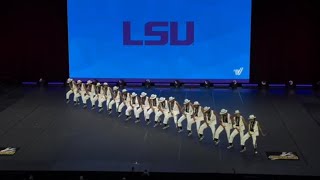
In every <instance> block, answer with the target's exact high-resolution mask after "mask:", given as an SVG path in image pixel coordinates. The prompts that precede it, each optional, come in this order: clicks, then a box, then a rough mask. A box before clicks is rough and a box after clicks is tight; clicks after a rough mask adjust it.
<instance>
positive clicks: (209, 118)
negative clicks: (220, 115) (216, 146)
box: [199, 106, 217, 141]
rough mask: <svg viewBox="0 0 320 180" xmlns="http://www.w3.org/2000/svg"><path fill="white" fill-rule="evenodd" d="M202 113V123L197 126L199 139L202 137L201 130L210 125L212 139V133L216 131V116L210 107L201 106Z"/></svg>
mask: <svg viewBox="0 0 320 180" xmlns="http://www.w3.org/2000/svg"><path fill="white" fill-rule="evenodd" d="M203 115H204V123H203V124H202V125H201V126H200V128H199V140H200V141H202V140H203V138H204V135H203V131H204V130H205V129H206V128H207V127H210V129H211V132H212V139H214V133H215V131H216V124H217V117H216V115H215V113H214V111H213V110H211V109H210V107H207V106H206V107H204V108H203Z"/></svg>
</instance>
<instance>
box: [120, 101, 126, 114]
mask: <svg viewBox="0 0 320 180" xmlns="http://www.w3.org/2000/svg"><path fill="white" fill-rule="evenodd" d="M124 106H127V103H125V102H121V103H120V105H119V108H118V112H119V113H121V111H122V109H123V107H124ZM127 108H128V106H127Z"/></svg>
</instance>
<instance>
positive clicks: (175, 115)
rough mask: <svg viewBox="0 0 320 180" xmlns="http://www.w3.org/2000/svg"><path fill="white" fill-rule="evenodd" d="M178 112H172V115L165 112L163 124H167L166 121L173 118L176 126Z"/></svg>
mask: <svg viewBox="0 0 320 180" xmlns="http://www.w3.org/2000/svg"><path fill="white" fill-rule="evenodd" d="M178 114H179V112H176V111H172V113H170V112H167V113H165V114H164V119H163V124H168V121H169V119H170V118H171V117H173V120H174V124H177V121H178V120H177V119H178Z"/></svg>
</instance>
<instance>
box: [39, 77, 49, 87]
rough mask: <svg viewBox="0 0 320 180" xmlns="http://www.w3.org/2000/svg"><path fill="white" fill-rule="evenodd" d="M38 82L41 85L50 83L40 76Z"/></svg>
mask: <svg viewBox="0 0 320 180" xmlns="http://www.w3.org/2000/svg"><path fill="white" fill-rule="evenodd" d="M37 84H38V85H39V86H45V85H48V82H47V81H46V80H45V79H44V78H40V79H39V81H38V82H37Z"/></svg>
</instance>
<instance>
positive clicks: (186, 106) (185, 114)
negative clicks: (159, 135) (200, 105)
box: [178, 99, 193, 133]
mask: <svg viewBox="0 0 320 180" xmlns="http://www.w3.org/2000/svg"><path fill="white" fill-rule="evenodd" d="M192 114H193V106H192V103H191V102H190V100H189V99H185V100H184V102H183V108H182V115H181V117H180V118H179V120H178V132H179V133H180V132H182V131H183V128H182V122H183V121H184V120H185V119H187V121H192V117H191V116H192Z"/></svg>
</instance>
